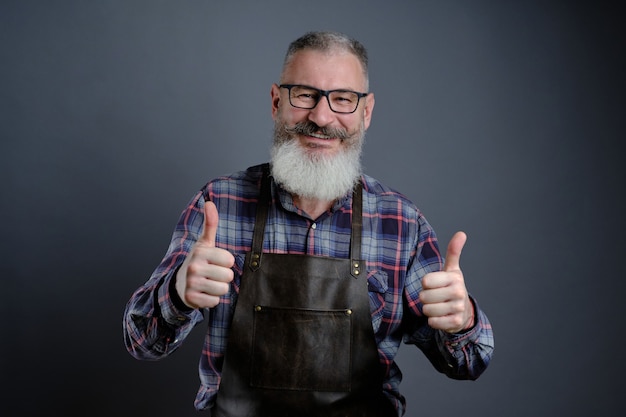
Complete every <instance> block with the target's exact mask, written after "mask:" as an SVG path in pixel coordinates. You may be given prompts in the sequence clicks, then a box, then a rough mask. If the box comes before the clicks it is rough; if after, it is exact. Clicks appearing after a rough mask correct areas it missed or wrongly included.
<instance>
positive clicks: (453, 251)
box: [443, 232, 467, 272]
mask: <svg viewBox="0 0 626 417" xmlns="http://www.w3.org/2000/svg"><path fill="white" fill-rule="evenodd" d="M466 241H467V235H466V234H465V233H464V232H456V233H455V234H454V236H452V239H450V243H448V252H447V253H446V261H445V263H444V264H443V270H444V271H446V272H450V271H458V270H460V269H461V265H460V262H461V252H462V251H463V246H464V245H465V242H466Z"/></svg>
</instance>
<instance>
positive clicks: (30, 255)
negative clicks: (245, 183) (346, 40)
mask: <svg viewBox="0 0 626 417" xmlns="http://www.w3.org/2000/svg"><path fill="white" fill-rule="evenodd" d="M618 11H619V8H618V7H615V6H613V5H611V4H609V3H606V2H597V1H594V2H591V1H589V2H586V3H583V2H549V1H537V2H532V1H523V2H522V1H519V2H513V1H471V2H470V1H403V2H399V1H387V2H384V4H383V2H376V1H365V0H359V1H352V0H344V1H327V0H318V1H314V2H302V3H300V2H296V1H287V0H285V1H273V2H259V1H246V2H225V1H221V2H217V1H215V2H212V1H200V0H197V1H164V0H160V1H156V0H151V1H91V2H88V1H79V0H77V1H38V2H37V1H19V0H16V1H7V0H4V1H2V3H1V4H0V42H1V45H2V48H1V65H0V80H1V82H0V138H1V145H0V158H1V160H0V174H1V178H2V185H3V187H2V201H1V206H0V209H1V213H2V223H1V225H0V227H1V232H2V236H3V239H2V244H1V245H2V247H1V251H0V254H1V255H0V256H1V257H2V262H1V263H0V268H1V269H0V272H1V273H0V277H1V279H2V290H1V294H2V296H1V298H2V302H0V306H2V310H1V312H2V319H3V324H2V329H3V332H2V341H1V342H0V349H1V356H0V361H1V366H2V368H1V373H0V374H1V376H0V378H1V379H2V382H3V386H4V387H5V388H4V389H3V390H2V391H1V394H0V395H1V396H2V400H1V401H0V414H2V415H5V416H17V415H19V416H40V415H49V416H66V415H70V414H72V413H75V414H77V415H89V416H92V417H95V416H127V415H128V416H130V415H132V416H137V417H138V416H165V415H175V416H179V417H181V416H196V415H197V414H196V413H195V411H194V410H193V407H192V402H193V398H194V396H195V392H196V389H197V386H198V377H197V361H198V355H199V351H200V349H201V343H202V333H203V329H204V326H202V325H201V326H200V328H198V329H196V331H195V332H194V333H193V335H192V337H191V338H190V339H189V340H188V343H187V344H186V345H185V346H183V347H182V348H181V350H179V351H178V352H177V353H176V354H174V355H173V356H172V357H170V358H168V359H167V360H165V361H162V362H158V363H157V362H153V363H148V362H138V361H136V360H134V359H132V358H131V357H130V355H128V354H127V353H126V351H125V349H124V346H123V343H122V326H121V320H122V312H123V309H124V305H125V302H126V301H127V299H128V297H129V296H130V294H131V292H132V291H133V290H134V289H135V288H136V287H137V286H138V285H140V284H141V283H143V282H144V281H145V280H146V279H147V278H148V276H149V275H150V273H151V272H152V270H153V268H154V267H155V266H156V265H157V264H158V262H159V261H160V259H161V257H162V255H163V254H164V252H165V249H166V247H167V243H168V240H169V237H170V233H171V231H172V229H173V226H174V224H175V222H176V220H177V217H178V214H179V213H180V211H181V210H182V209H183V207H184V205H185V203H186V202H187V200H188V199H189V198H190V197H191V196H192V195H193V193H195V191H196V190H197V189H198V188H199V187H200V186H202V185H203V184H204V182H205V181H206V180H208V179H209V178H211V177H214V176H216V175H219V174H224V173H229V172H232V171H235V170H238V169H241V168H245V167H247V166H249V165H252V164H256V163H260V162H263V161H266V160H267V158H268V147H269V144H270V135H271V129H272V123H271V118H270V101H269V90H270V85H271V83H272V82H275V81H277V78H278V74H279V70H280V63H281V60H282V56H283V54H284V52H285V49H286V47H287V44H288V42H290V41H291V40H293V39H294V38H295V37H297V36H299V35H300V34H302V33H303V32H305V31H307V30H311V29H335V30H341V31H344V32H347V33H349V34H351V35H353V36H355V37H357V38H359V39H361V40H362V41H363V43H364V44H365V45H366V46H367V47H368V48H369V51H370V54H371V89H372V91H374V92H375V93H376V108H375V111H374V119H373V123H372V126H371V128H370V130H369V132H368V136H367V144H366V151H365V156H364V163H365V167H366V170H367V172H368V173H369V174H371V175H373V176H375V177H377V178H379V179H380V180H382V181H384V182H385V183H387V184H388V185H390V186H392V187H394V188H396V189H399V190H401V191H402V192H404V193H405V194H406V195H408V196H409V197H410V198H411V199H413V200H414V201H415V202H416V203H417V204H418V206H419V207H420V208H421V209H422V210H423V212H424V213H425V215H426V216H427V218H428V219H429V220H430V222H431V223H432V224H433V226H434V227H435V228H436V230H437V231H438V234H439V237H440V240H442V241H443V245H444V247H445V244H446V243H447V241H448V239H449V237H450V236H451V235H452V234H453V232H454V231H456V230H458V229H463V230H465V231H466V232H467V233H468V235H469V241H468V244H467V246H466V248H465V251H464V254H463V257H462V266H463V268H464V272H465V275H466V280H467V284H468V286H469V288H470V291H471V292H472V293H473V294H474V295H475V296H476V297H477V298H478V300H479V302H480V304H481V306H482V307H483V309H484V310H485V311H486V312H487V313H488V315H489V316H490V318H491V320H492V322H493V325H494V327H495V335H496V352H495V356H494V358H493V361H492V364H491V366H490V368H489V369H488V370H487V371H486V373H485V374H484V375H483V376H482V377H481V378H480V379H479V380H478V381H476V382H466V381H463V382H460V381H452V380H448V379H447V378H445V377H444V376H442V375H440V374H437V373H436V372H435V371H434V370H433V369H432V368H431V366H430V364H429V363H427V361H426V360H425V359H424V357H423V356H422V354H421V353H420V352H419V351H417V350H416V349H414V348H413V347H410V346H403V348H402V349H401V351H400V357H399V362H400V364H401V366H402V367H403V370H404V374H405V380H404V382H403V384H402V385H401V388H402V391H403V393H404V394H405V395H406V396H407V398H408V407H409V411H408V413H407V416H412V417H416V416H425V415H428V416H449V415H455V414H458V413H462V414H463V415H465V416H481V417H488V416H494V417H502V416H507V417H513V416H536V417H537V416H555V415H563V416H565V415H567V416H579V415H580V416H582V415H594V416H601V415H604V416H606V415H614V413H612V412H611V410H613V409H614V408H615V407H617V406H618V405H620V404H621V401H620V400H621V398H620V396H621V395H622V391H623V390H622V389H620V388H619V387H620V386H621V385H622V381H621V377H622V376H623V375H624V373H625V371H626V369H625V366H624V360H623V358H624V354H623V350H622V349H623V348H622V344H621V343H620V333H622V331H623V329H624V326H623V322H624V321H623V318H622V317H623V315H624V313H625V311H624V310H625V309H624V293H625V290H626V288H625V287H626V285H625V284H624V281H625V280H624V278H625V277H626V274H625V272H626V270H625V268H624V263H623V259H622V256H623V254H624V252H625V250H626V245H625V243H624V241H625V239H624V237H623V236H622V233H624V232H625V231H626V228H625V222H624V216H623V213H624V209H625V208H626V207H625V206H624V203H623V198H622V196H623V192H624V191H623V190H624V183H625V181H624V180H625V169H624V166H623V159H624V158H623V151H622V150H621V149H622V145H621V142H622V140H623V138H624V133H623V132H624V127H625V126H624V124H625V122H624V120H625V118H624V110H625V109H624V96H625V95H624V94H625V93H626V91H625V90H626V89H625V88H624V87H625V78H624V74H625V73H626V72H625V69H626V68H625V56H626V54H625V52H626V50H625V49H626V48H625V39H626V37H625V36H624V35H625V33H624V29H622V28H623V22H622V19H621V18H620V14H619V13H618ZM244 99H245V101H242V100H244Z"/></svg>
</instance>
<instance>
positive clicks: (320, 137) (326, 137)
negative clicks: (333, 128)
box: [311, 133, 330, 139]
mask: <svg viewBox="0 0 626 417" xmlns="http://www.w3.org/2000/svg"><path fill="white" fill-rule="evenodd" d="M311 136H313V137H314V138H318V139H330V136H324V135H318V134H317V133H311Z"/></svg>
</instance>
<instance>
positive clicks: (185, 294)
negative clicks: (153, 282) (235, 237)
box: [176, 201, 235, 308]
mask: <svg viewBox="0 0 626 417" xmlns="http://www.w3.org/2000/svg"><path fill="white" fill-rule="evenodd" d="M218 220H219V216H218V213H217V208H216V207H215V203H213V202H212V201H207V202H205V204H204V229H203V230H202V235H201V236H200V238H199V239H198V241H197V242H196V243H195V245H194V246H193V247H192V248H191V251H190V252H189V254H188V255H187V259H185V261H184V262H183V264H182V265H181V267H180V269H179V270H178V273H177V274H176V291H177V292H178V296H179V297H180V299H181V300H182V301H183V302H184V303H185V304H186V305H187V306H189V307H191V308H203V307H215V306H216V305H217V304H219V302H220V296H222V295H224V294H226V293H227V292H228V290H229V283H230V282H231V281H232V280H233V275H234V274H233V271H232V269H230V268H231V267H232V266H233V264H234V263H235V258H234V257H233V255H232V254H231V253H230V252H228V251H227V250H224V249H220V248H216V247H215V236H216V234H217V224H218Z"/></svg>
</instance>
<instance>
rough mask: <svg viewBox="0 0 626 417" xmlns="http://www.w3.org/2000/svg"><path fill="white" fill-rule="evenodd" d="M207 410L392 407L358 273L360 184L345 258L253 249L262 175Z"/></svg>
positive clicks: (262, 215)
mask: <svg viewBox="0 0 626 417" xmlns="http://www.w3.org/2000/svg"><path fill="white" fill-rule="evenodd" d="M262 181H263V182H262V187H261V195H260V199H259V200H260V201H259V208H258V211H257V216H256V223H255V229H254V235H253V241H252V251H251V252H250V253H247V254H246V260H245V266H244V272H243V275H242V278H241V285H240V289H239V297H238V300H237V306H236V308H235V312H234V315H233V321H232V325H231V329H230V335H229V338H228V345H227V348H226V353H225V357H224V364H223V367H222V378H221V382H220V388H219V391H218V394H217V397H216V402H215V406H214V407H213V409H212V414H211V415H212V416H214V417H287V416H289V417H322V416H323V417H335V416H336V417H348V416H350V417H353V416H354V417H357V416H359V417H370V416H371V417H374V416H375V417H387V416H397V414H396V411H395V409H394V407H393V406H392V404H391V402H390V401H389V399H387V398H386V397H385V396H384V394H383V393H382V384H383V374H382V367H381V365H380V361H379V357H378V350H377V347H376V343H375V339H374V331H373V329H372V322H371V315H370V307H369V296H368V291H367V273H366V270H365V262H364V261H362V260H360V259H359V258H360V252H361V248H360V246H361V224H362V216H361V212H362V186H361V184H359V185H358V186H357V187H356V188H355V191H354V194H353V207H352V210H353V211H352V234H351V247H350V252H351V257H350V259H339V258H329V257H320V256H309V255H290V254H272V253H263V234H264V230H265V223H266V219H267V214H268V209H269V204H270V201H271V191H270V179H269V175H268V174H267V172H266V173H265V174H264V177H263V180H262Z"/></svg>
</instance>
